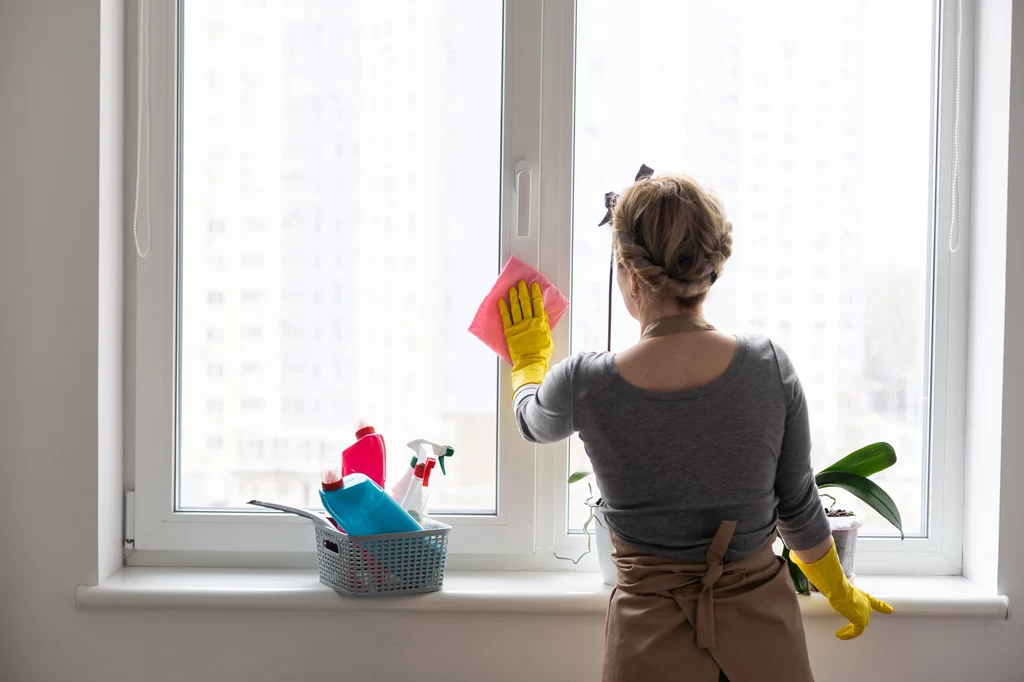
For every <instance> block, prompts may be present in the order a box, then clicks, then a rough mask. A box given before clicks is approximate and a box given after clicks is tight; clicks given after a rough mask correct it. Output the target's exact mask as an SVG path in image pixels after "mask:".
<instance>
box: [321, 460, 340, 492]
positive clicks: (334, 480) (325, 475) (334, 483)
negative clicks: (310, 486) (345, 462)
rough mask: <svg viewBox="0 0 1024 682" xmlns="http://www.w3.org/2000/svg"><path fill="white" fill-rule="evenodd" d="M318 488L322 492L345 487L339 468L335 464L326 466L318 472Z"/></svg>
mask: <svg viewBox="0 0 1024 682" xmlns="http://www.w3.org/2000/svg"><path fill="white" fill-rule="evenodd" d="M320 487H321V488H323V489H324V490H337V489H339V488H344V487H345V479H344V478H343V477H342V475H341V467H339V466H338V465H337V464H332V465H330V466H326V467H324V468H323V469H321V470H320Z"/></svg>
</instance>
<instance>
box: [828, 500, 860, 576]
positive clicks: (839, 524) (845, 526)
mask: <svg viewBox="0 0 1024 682" xmlns="http://www.w3.org/2000/svg"><path fill="white" fill-rule="evenodd" d="M828 521H829V525H831V526H832V540H833V541H834V542H835V543H836V554H838V555H839V563H840V564H841V565H842V567H843V573H845V574H846V577H847V578H849V579H850V580H851V581H852V580H853V579H854V577H856V576H854V574H853V563H854V561H855V560H856V559H857V536H858V535H859V534H860V527H861V525H863V523H864V519H863V518H861V517H860V516H833V517H829V520H828Z"/></svg>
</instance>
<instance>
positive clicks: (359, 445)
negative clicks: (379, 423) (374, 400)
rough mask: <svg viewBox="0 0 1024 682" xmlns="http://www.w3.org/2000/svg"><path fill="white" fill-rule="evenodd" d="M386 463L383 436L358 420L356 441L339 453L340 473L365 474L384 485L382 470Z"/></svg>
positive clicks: (345, 474) (381, 485) (344, 474)
mask: <svg viewBox="0 0 1024 682" xmlns="http://www.w3.org/2000/svg"><path fill="white" fill-rule="evenodd" d="M386 465H387V450H386V449H385V447H384V436H382V435H380V434H379V433H377V431H376V430H375V429H374V428H373V427H372V426H370V425H369V424H367V423H366V422H364V421H360V422H359V430H358V431H356V442H355V443H354V444H352V445H350V446H349V447H347V448H345V451H344V452H343V453H342V454H341V474H342V476H348V475H349V474H365V475H366V477H367V478H369V479H370V480H371V481H373V482H374V483H376V484H377V485H379V486H380V487H381V488H383V487H384V470H385V467H386Z"/></svg>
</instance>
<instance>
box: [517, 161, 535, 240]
mask: <svg viewBox="0 0 1024 682" xmlns="http://www.w3.org/2000/svg"><path fill="white" fill-rule="evenodd" d="M531 180H532V179H531V177H530V164H529V163H527V162H526V161H520V162H519V163H517V164H516V195H517V201H516V236H518V237H529V236H530V213H531V211H530V187H531V184H532V183H531Z"/></svg>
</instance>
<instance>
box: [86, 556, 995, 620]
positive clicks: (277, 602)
mask: <svg viewBox="0 0 1024 682" xmlns="http://www.w3.org/2000/svg"><path fill="white" fill-rule="evenodd" d="M857 585H858V586H859V587H861V588H863V589H865V590H867V591H868V592H871V593H872V594H873V595H874V596H876V597H878V598H880V599H883V600H885V601H887V602H889V603H890V604H892V605H893V607H894V608H895V609H896V615H897V616H903V617H908V616H918V617H920V616H928V617H937V616H938V617H956V618H991V619H1000V620H1002V619H1005V618H1006V617H1007V614H1008V610H1009V603H1008V600H1007V598H1006V597H1003V596H999V595H996V594H991V593H989V592H986V591H985V590H983V589H981V588H980V587H978V586H977V585H975V584H974V583H972V582H970V581H969V580H966V579H965V578H960V577H885V576H864V577H861V578H858V579H857ZM610 592H611V588H609V587H607V586H605V585H604V584H603V583H602V582H601V578H600V576H599V575H598V574H597V573H568V572H566V573H541V572H527V571H521V572H515V573H498V572H469V571H451V572H449V573H448V574H447V575H446V576H445V589H444V591H442V592H434V593H431V594H423V595H414V596H407V597H385V598H379V599H350V598H345V597H342V596H341V595H338V594H336V593H335V592H334V591H333V590H331V589H330V588H328V587H326V586H324V585H322V584H320V582H319V578H318V576H317V573H316V571H312V570H296V569H290V570H281V569H275V570H268V569H223V568H140V567H125V568H122V569H121V571H119V572H118V573H117V574H116V575H114V576H113V577H111V578H110V579H109V580H106V581H104V582H103V583H102V584H100V585H97V586H80V587H79V588H78V592H77V604H78V608H79V609H230V610H235V609H240V610H263V609H271V610H291V611H400V612H432V611H433V612H455V613H466V612H491V613H502V612H505V613H537V614H545V613H550V614H561V615H587V614H593V615H600V616H603V615H604V613H605V610H606V607H607V604H608V595H609V593H610ZM800 607H801V610H802V611H803V614H804V616H810V617H815V616H828V615H833V612H832V610H831V608H830V607H829V605H828V603H827V602H826V601H825V600H824V598H822V597H821V596H820V595H814V596H812V597H810V598H801V599H800Z"/></svg>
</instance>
